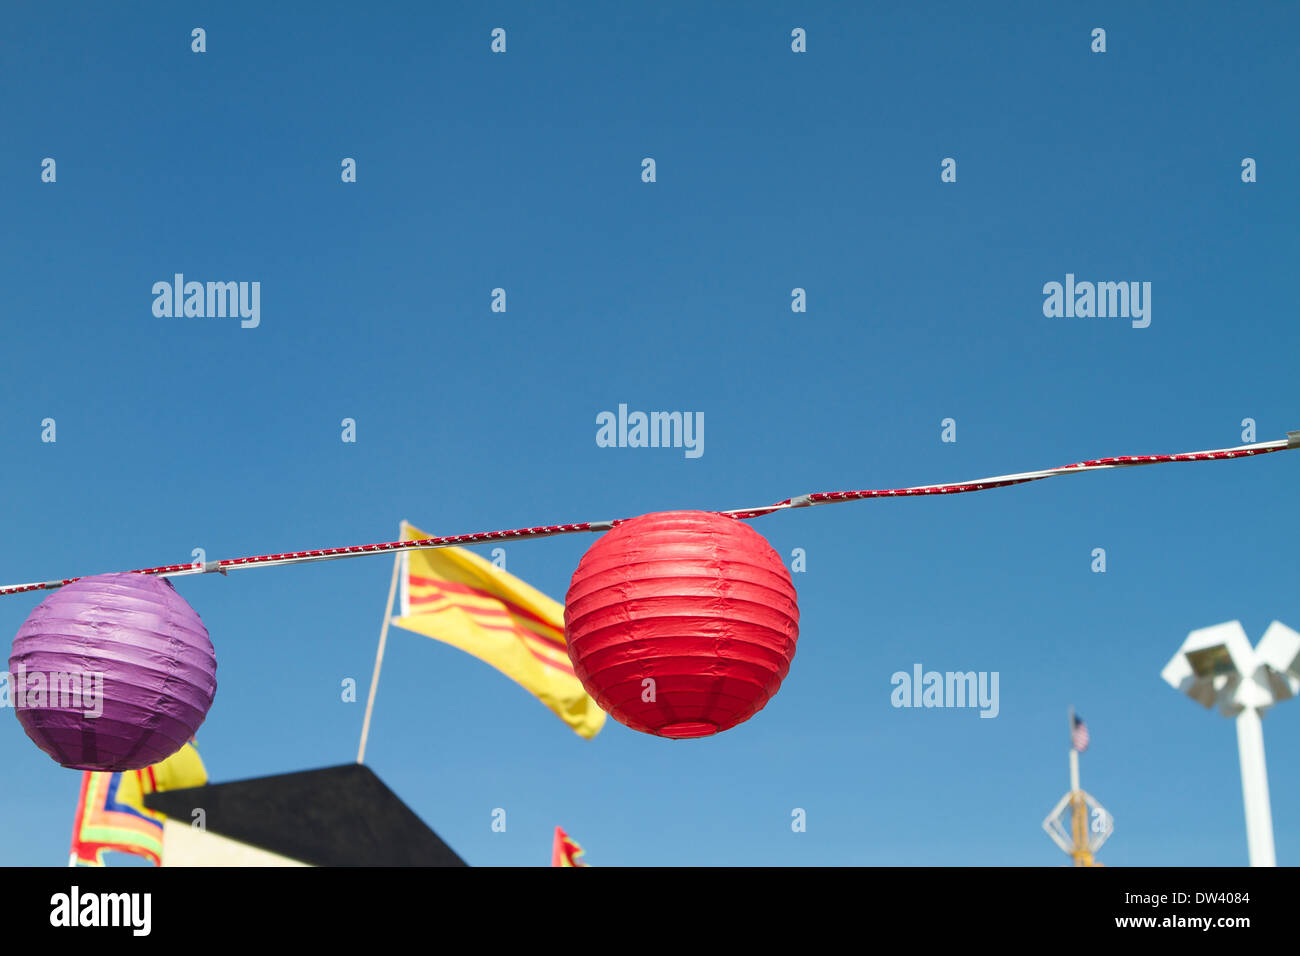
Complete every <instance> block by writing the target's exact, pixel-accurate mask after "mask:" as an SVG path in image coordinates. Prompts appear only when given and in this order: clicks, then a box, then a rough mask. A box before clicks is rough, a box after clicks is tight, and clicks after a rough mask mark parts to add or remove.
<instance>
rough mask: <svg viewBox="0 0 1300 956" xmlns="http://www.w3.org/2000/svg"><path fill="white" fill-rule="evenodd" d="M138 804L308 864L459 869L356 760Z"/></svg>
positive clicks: (445, 848)
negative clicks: (199, 816) (199, 821)
mask: <svg viewBox="0 0 1300 956" xmlns="http://www.w3.org/2000/svg"><path fill="white" fill-rule="evenodd" d="M144 800H145V806H147V807H148V808H149V809H150V810H157V811H159V812H160V813H164V814H166V815H167V816H169V817H172V818H174V819H176V820H178V821H185V822H189V821H190V819H191V814H192V813H193V811H194V809H195V808H198V807H202V808H203V810H204V813H205V815H206V819H205V821H204V823H205V828H206V829H207V830H209V831H210V832H212V833H217V834H220V835H221V836H224V837H229V838H230V839H232V840H238V841H239V842H241V843H248V844H251V845H252V846H256V847H260V848H262V849H264V850H268V851H270V852H271V853H277V854H279V855H280V856H286V857H289V858H290V859H294V860H299V861H301V862H303V863H309V864H311V865H313V866H466V865H467V864H466V863H465V861H464V860H462V859H461V858H460V857H459V856H457V855H456V853H455V851H454V850H452V848H451V847H449V846H447V844H445V843H443V842H442V840H441V839H439V837H438V834H436V833H434V832H433V831H432V830H431V829H429V827H428V826H426V825H425V823H424V821H423V820H421V819H420V818H419V817H417V816H416V815H415V813H414V812H412V810H411V808H410V807H408V806H407V805H406V804H404V803H403V802H402V801H401V800H400V799H398V796H397V794H395V793H393V791H391V790H389V789H388V787H387V786H386V785H385V784H384V782H383V781H382V780H380V779H379V778H378V777H377V776H375V774H374V771H372V770H371V769H370V768H369V767H365V766H362V765H361V764H355V763H350V764H343V765H342V766H339V767H325V768H323V769H320V770H304V771H301V772H299V773H286V774H279V775H277V776H274V777H258V778H256V779H253V780H238V781H235V782H233V783H218V784H209V785H208V786H205V787H190V788H188V789H185V790H168V791H164V792H161V793H151V794H147V795H146V796H145V798H144Z"/></svg>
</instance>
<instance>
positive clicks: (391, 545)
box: [0, 431, 1300, 596]
mask: <svg viewBox="0 0 1300 956" xmlns="http://www.w3.org/2000/svg"><path fill="white" fill-rule="evenodd" d="M1291 448H1300V431H1293V432H1287V437H1286V438H1284V439H1279V440H1278V441H1270V442H1260V443H1258V444H1252V445H1240V446H1238V447H1236V448H1220V449H1216V450H1214V451H1193V452H1183V453H1181V454H1177V455H1125V456H1121V457H1119V458H1093V459H1091V460H1089V461H1080V462H1076V463H1074V464H1072V465H1062V466H1060V467H1059V468H1047V469H1044V470H1042V471H1026V472H1021V473H1020V474H1016V475H999V476H997V477H993V478H980V479H977V480H975V481H965V482H957V483H954V484H946V485H917V486H916V487H913V488H888V489H880V490H872V491H822V492H816V493H814V494H808V495H799V496H798V497H795V498H787V499H785V500H784V501H778V502H777V503H776V504H772V505H764V506H762V507H758V508H737V509H734V510H731V511H720V512H717V513H718V514H723V515H726V516H727V517H730V518H737V519H748V518H758V517H762V516H763V515H769V514H772V513H774V512H777V511H786V510H789V509H791V508H807V507H811V506H814V505H827V504H836V503H838V502H842V501H861V500H863V499H866V498H905V497H910V496H912V495H956V494H962V493H964V492H968V491H985V490H987V489H989V488H1007V487H1009V486H1011V485H1023V484H1025V483H1026V482H1030V481H1040V480H1042V479H1043V478H1054V477H1056V476H1057V475H1070V474H1078V473H1081V472H1085V471H1107V470H1110V469H1112V468H1132V467H1136V466H1138V465H1165V464H1172V463H1175V462H1189V461H1227V460H1232V459H1236V458H1252V457H1255V456H1258V455H1266V454H1268V453H1270V452H1275V451H1286V450H1287V449H1291ZM627 520H629V519H627V518H618V519H615V520H613V521H583V522H579V523H578V524H552V525H541V526H539V527H535V528H515V529H512V530H509V531H476V532H472V533H470V534H453V535H447V536H445V537H439V538H420V539H418V540H415V541H386V542H383V543H381V544H362V545H353V546H351V547H346V548H324V549H321V550H316V551H288V552H284V553H282V554H259V555H256V556H253V557H247V558H227V559H226V560H224V561H206V562H195V563H193V564H168V565H164V566H162V567H158V568H143V569H140V570H137V571H135V572H133V573H135V574H154V575H158V576H159V577H164V578H174V577H182V576H185V575H190V574H211V573H212V572H214V571H216V572H219V573H221V574H225V573H227V572H228V571H237V570H240V569H242V568H265V567H273V566H280V565H286V564H312V563H315V562H317V561H335V560H338V559H339V558H355V557H358V556H359V555H363V554H388V553H391V552H395V551H424V550H428V549H431V548H447V547H452V546H455V545H466V544H483V543H486V542H489V541H522V540H525V539H528V538H550V537H554V536H556V535H561V534H579V533H582V532H594V531H608V530H609V529H611V528H614V527H616V526H618V525H620V524H622V523H623V522H624V521H627ZM76 580H79V579H78V578H63V579H62V580H58V581H42V582H40V583H37V584H11V585H8V586H6V587H0V596H3V595H6V594H21V593H23V592H25V591H49V590H53V589H55V588H61V587H63V585H65V584H71V583H72V582H73V581H76Z"/></svg>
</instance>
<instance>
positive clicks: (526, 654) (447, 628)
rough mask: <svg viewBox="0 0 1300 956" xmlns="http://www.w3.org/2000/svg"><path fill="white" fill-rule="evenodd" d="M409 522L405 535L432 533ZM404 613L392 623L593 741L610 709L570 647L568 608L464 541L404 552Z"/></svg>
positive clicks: (412, 537) (406, 538)
mask: <svg viewBox="0 0 1300 956" xmlns="http://www.w3.org/2000/svg"><path fill="white" fill-rule="evenodd" d="M427 537H430V536H429V535H427V534H425V533H424V532H423V531H421V530H420V529H419V528H415V527H412V526H411V525H409V524H406V523H405V522H403V523H402V540H403V541H413V540H415V539H417V538H427ZM403 563H404V568H403V574H402V612H401V616H400V617H398V618H396V619H395V620H394V621H393V623H394V624H396V625H397V626H398V627H401V628H405V629H406V630H408V631H415V632H416V633H417V634H423V635H425V636H426V637H432V638H433V639H434V640H438V641H443V642H444V643H447V644H451V645H452V646H453V647H459V648H460V649H461V650H462V651H465V652H466V653H469V654H473V655H474V656H475V657H477V658H479V659H480V660H483V661H486V662H487V663H489V664H491V665H492V666H493V667H495V668H496V669H497V670H499V671H500V672H501V673H503V674H505V675H506V676H507V677H509V678H510V679H511V680H513V681H514V682H515V683H517V684H519V685H520V686H522V687H524V688H525V689H526V690H528V691H531V692H532V693H533V694H534V695H535V696H536V697H537V698H538V699H539V700H540V701H541V702H542V703H543V704H545V705H546V706H547V707H549V708H551V710H553V711H554V712H555V713H556V715H557V716H558V717H559V718H560V719H561V720H563V721H564V722H565V723H566V724H568V725H569V727H571V728H572V729H573V731H574V733H576V734H578V736H580V737H585V738H587V739H588V740H590V739H591V738H592V737H594V736H596V734H597V733H599V731H600V728H601V727H603V726H604V724H605V712H604V711H603V710H601V709H600V708H599V707H598V706H597V705H596V702H595V701H594V700H592V699H591V697H589V696H588V695H587V692H586V691H585V690H583V689H582V683H581V682H580V681H579V680H578V678H577V677H576V676H575V675H574V673H573V665H572V664H571V663H570V662H569V655H568V652H567V651H566V650H565V646H564V607H563V605H561V604H560V603H559V602H558V601H555V600H553V599H552V598H549V597H547V596H546V595H545V594H543V593H542V592H541V591H538V590H537V589H536V588H534V587H532V586H531V585H529V584H527V583H525V582H524V581H521V580H519V579H518V578H517V577H514V576H513V575H511V574H508V573H506V571H505V570H503V569H502V568H499V567H497V566H496V565H494V564H492V563H491V562H490V561H487V560H486V559H484V558H481V557H479V556H478V555H477V554H475V553H474V552H472V551H466V550H465V549H464V548H434V549H431V550H428V551H408V552H406V554H405V555H404V556H403Z"/></svg>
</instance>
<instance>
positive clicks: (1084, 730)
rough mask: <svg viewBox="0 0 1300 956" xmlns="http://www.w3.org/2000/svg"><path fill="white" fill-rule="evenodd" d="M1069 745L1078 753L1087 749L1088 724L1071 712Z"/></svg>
mask: <svg viewBox="0 0 1300 956" xmlns="http://www.w3.org/2000/svg"><path fill="white" fill-rule="evenodd" d="M1070 716H1071V721H1072V723H1071V727H1070V746H1072V747H1073V748H1074V749H1075V750H1077V751H1078V752H1079V753H1083V752H1084V751H1085V750H1087V749H1088V725H1087V724H1085V723H1084V722H1083V720H1082V719H1081V718H1079V717H1078V716H1076V715H1074V714H1071V715H1070Z"/></svg>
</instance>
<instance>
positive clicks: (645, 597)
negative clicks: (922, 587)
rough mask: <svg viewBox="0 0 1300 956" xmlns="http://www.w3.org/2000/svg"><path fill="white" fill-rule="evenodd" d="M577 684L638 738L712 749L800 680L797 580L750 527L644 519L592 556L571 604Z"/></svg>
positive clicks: (701, 516) (567, 616)
mask: <svg viewBox="0 0 1300 956" xmlns="http://www.w3.org/2000/svg"><path fill="white" fill-rule="evenodd" d="M564 637H565V640H566V641H567V643H568V649H569V659H570V660H571V661H572V662H573V670H574V673H576V674H577V675H578V679H579V680H581V681H582V686H583V687H585V688H586V689H587V693H588V694H590V695H591V696H592V697H594V698H595V699H596V703H598V704H599V705H600V706H601V708H602V709H604V710H605V711H606V712H607V713H608V714H610V716H612V717H613V718H614V719H615V720H617V721H619V722H620V723H623V724H626V725H627V726H628V727H631V728H632V729H633V730H639V731H642V732H643V733H647V734H656V735H658V736H660V737H672V738H685V737H706V736H708V735H710V734H716V733H718V732H719V731H723V730H727V729H728V728H730V727H734V726H736V724H739V723H741V722H742V721H745V720H748V719H749V718H750V717H752V716H754V714H756V713H758V712H759V711H760V710H762V709H763V706H764V705H765V704H766V703H767V702H768V700H769V699H770V698H771V697H772V695H773V694H775V693H776V692H777V689H778V688H780V686H781V681H782V680H783V679H784V678H785V675H786V673H787V672H788V671H789V670H790V661H791V660H792V659H793V658H794V651H795V643H796V641H797V640H798V639H799V608H798V605H797V604H796V601H795V591H794V584H793V583H792V582H791V580H790V572H789V571H787V570H786V568H785V565H784V564H782V563H781V558H780V556H779V555H778V554H777V553H776V552H775V551H774V550H772V546H771V545H769V544H768V543H767V541H765V540H764V539H763V537H762V535H760V534H759V533H758V532H757V531H755V530H754V529H753V528H751V527H750V526H749V525H747V524H746V523H745V522H743V521H738V520H736V519H735V518H728V517H726V516H724V515H719V514H712V513H709V512H704V511H665V512H661V513H658V514H649V515H642V516H641V517H639V518H633V519H631V520H630V521H625V522H623V523H622V524H620V525H618V526H617V527H616V528H614V529H613V530H612V531H610V532H608V533H607V534H605V535H603V536H602V537H601V538H600V539H599V540H598V541H597V542H596V543H595V544H594V545H592V546H591V548H590V550H588V551H587V553H586V554H585V555H583V556H582V560H581V561H580V562H579V563H578V569H577V570H576V571H574V572H573V580H572V582H571V583H570V585H569V593H568V595H567V596H566V597H565V601H564Z"/></svg>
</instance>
